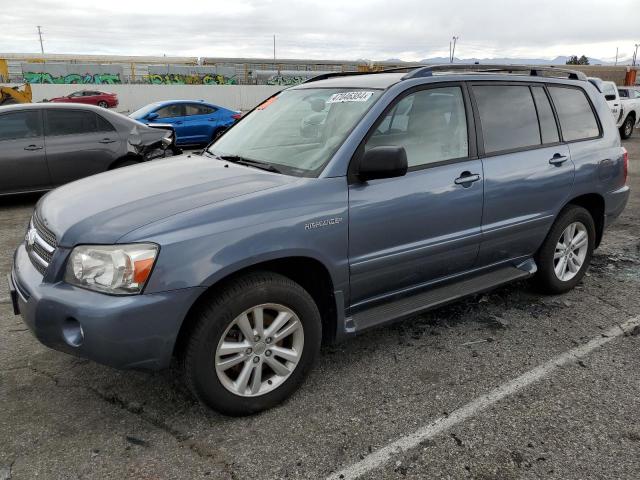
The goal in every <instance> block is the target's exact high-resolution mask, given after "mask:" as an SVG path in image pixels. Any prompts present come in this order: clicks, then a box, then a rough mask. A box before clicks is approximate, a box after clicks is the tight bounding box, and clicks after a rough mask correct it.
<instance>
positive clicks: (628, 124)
mask: <svg viewBox="0 0 640 480" xmlns="http://www.w3.org/2000/svg"><path fill="white" fill-rule="evenodd" d="M634 124H635V118H633V117H632V116H631V115H627V118H626V119H625V120H624V123H623V124H622V126H621V127H620V136H621V137H622V139H623V140H626V139H628V138H630V137H631V135H632V134H633V126H634Z"/></svg>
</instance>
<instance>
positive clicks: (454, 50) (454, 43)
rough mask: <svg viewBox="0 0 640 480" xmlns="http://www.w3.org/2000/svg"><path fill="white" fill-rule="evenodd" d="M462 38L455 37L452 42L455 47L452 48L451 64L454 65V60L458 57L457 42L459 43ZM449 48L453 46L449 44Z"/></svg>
mask: <svg viewBox="0 0 640 480" xmlns="http://www.w3.org/2000/svg"><path fill="white" fill-rule="evenodd" d="M459 38H460V37H456V36H455V35H454V36H453V38H452V39H451V40H453V47H452V48H450V49H451V59H450V61H449V63H453V59H454V58H455V56H456V42H457V41H458V39H459ZM449 46H450V47H451V44H449Z"/></svg>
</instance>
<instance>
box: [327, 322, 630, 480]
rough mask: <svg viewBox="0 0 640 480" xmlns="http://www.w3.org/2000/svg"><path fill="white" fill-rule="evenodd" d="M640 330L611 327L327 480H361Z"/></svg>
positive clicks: (622, 325) (625, 326)
mask: <svg viewBox="0 0 640 480" xmlns="http://www.w3.org/2000/svg"><path fill="white" fill-rule="evenodd" d="M637 326H640V315H639V316H637V317H633V318H631V319H629V320H627V321H626V322H624V323H623V324H621V325H616V326H614V327H611V328H610V329H609V330H607V331H606V332H604V333H602V334H601V336H599V337H597V338H594V339H593V340H591V341H590V342H588V343H586V344H584V345H582V346H580V347H576V348H574V349H571V350H569V351H568V352H565V353H563V354H561V355H558V356H557V357H554V358H552V359H551V360H549V361H548V362H546V363H543V364H542V365H540V366H538V367H536V368H534V369H533V370H529V371H528V372H526V373H524V374H523V375H520V376H519V377H517V378H515V379H514V380H511V381H510V382H507V383H505V384H502V385H501V386H499V387H497V388H496V389H494V390H492V391H490V392H489V393H487V394H486V395H483V396H481V397H478V398H477V399H475V400H473V401H472V402H470V403H467V404H466V405H464V406H463V407H461V408H458V409H457V410H455V411H453V412H452V413H451V414H450V415H448V416H446V417H440V418H438V419H437V420H435V421H433V422H431V423H430V424H429V425H426V426H424V427H422V428H421V429H419V430H417V431H415V432H413V433H411V434H409V435H407V436H404V437H401V438H399V439H398V440H396V441H394V442H393V443H390V444H389V445H387V446H386V447H382V448H381V449H380V450H377V451H375V452H373V453H372V454H370V455H368V456H366V457H365V458H364V459H363V460H361V461H359V462H357V463H354V464H353V465H351V466H349V467H346V468H345V469H343V470H340V471H339V472H337V473H334V474H332V475H330V476H329V477H327V480H352V479H356V478H359V477H361V476H362V475H364V474H365V473H368V472H370V471H372V470H375V469H376V468H378V467H381V466H383V465H384V464H385V463H387V462H389V461H390V460H391V459H392V457H393V456H394V455H399V454H402V453H404V452H406V451H407V450H410V449H412V448H415V447H416V446H418V445H419V444H420V443H421V442H423V441H425V440H428V439H430V438H433V437H435V436H436V435H438V434H440V433H442V432H444V431H446V430H448V429H450V428H451V427H453V426H455V425H457V424H459V423H462V422H464V421H465V420H467V419H468V418H471V417H473V416H475V415H477V414H478V413H480V412H482V411H483V410H486V409H487V408H489V407H491V406H492V405H493V404H495V403H496V402H499V401H500V400H502V399H503V398H506V397H508V396H510V395H513V394H514V393H517V392H519V391H520V390H522V389H523V388H525V387H527V386H529V385H531V384H532V383H535V382H537V381H539V380H542V379H543V378H545V377H548V376H549V375H550V374H551V373H553V371H554V370H556V369H557V368H558V367H562V366H563V365H566V364H568V363H571V362H573V361H575V360H578V359H580V358H582V357H585V356H587V355H588V354H589V353H591V352H592V351H594V350H595V349H597V348H599V347H601V346H602V345H604V344H606V343H608V342H610V341H612V340H614V339H616V338H618V337H620V336H622V335H624V334H626V333H628V332H630V331H631V330H633V328H635V327H637Z"/></svg>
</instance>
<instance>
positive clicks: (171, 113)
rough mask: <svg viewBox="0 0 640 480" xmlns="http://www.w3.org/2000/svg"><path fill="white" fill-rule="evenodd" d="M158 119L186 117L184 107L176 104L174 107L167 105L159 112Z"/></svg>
mask: <svg viewBox="0 0 640 480" xmlns="http://www.w3.org/2000/svg"><path fill="white" fill-rule="evenodd" d="M156 113H157V114H158V118H173V117H183V116H184V105H182V104H180V103H176V104H174V105H167V106H166V107H162V108H161V109H159V110H157V111H156Z"/></svg>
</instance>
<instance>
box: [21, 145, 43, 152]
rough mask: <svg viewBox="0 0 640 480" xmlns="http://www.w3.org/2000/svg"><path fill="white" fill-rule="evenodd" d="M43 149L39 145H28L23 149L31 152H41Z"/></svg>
mask: <svg viewBox="0 0 640 480" xmlns="http://www.w3.org/2000/svg"><path fill="white" fill-rule="evenodd" d="M42 148H43V147H41V146H39V145H28V146H26V147H24V149H25V150H29V151H33V150H42Z"/></svg>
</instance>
